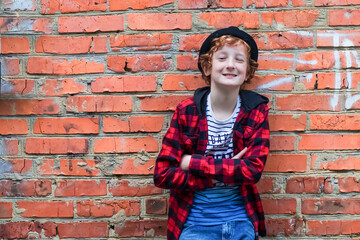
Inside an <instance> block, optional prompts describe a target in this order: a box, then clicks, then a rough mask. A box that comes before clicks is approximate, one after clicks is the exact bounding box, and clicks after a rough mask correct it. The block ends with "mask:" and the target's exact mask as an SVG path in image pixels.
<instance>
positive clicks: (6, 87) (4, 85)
mask: <svg viewBox="0 0 360 240" xmlns="http://www.w3.org/2000/svg"><path fill="white" fill-rule="evenodd" d="M13 90H14V86H13V85H12V84H11V83H10V82H8V81H1V94H4V93H11V92H12V91H13Z"/></svg>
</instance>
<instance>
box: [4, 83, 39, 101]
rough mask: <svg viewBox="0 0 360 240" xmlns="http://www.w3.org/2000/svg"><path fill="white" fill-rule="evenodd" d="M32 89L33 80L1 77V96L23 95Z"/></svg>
mask: <svg viewBox="0 0 360 240" xmlns="http://www.w3.org/2000/svg"><path fill="white" fill-rule="evenodd" d="M33 90H34V80H29V79H8V80H5V79H2V80H1V96H8V97H11V96H18V95H21V96H24V95H28V94H31V93H32V92H33Z"/></svg>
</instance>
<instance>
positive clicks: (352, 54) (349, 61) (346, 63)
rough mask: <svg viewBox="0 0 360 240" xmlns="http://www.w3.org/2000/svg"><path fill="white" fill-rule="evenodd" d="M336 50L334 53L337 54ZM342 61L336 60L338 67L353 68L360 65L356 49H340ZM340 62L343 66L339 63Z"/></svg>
mask: <svg viewBox="0 0 360 240" xmlns="http://www.w3.org/2000/svg"><path fill="white" fill-rule="evenodd" d="M336 53H337V52H335V53H334V54H336ZM338 53H339V55H340V61H339V60H338V59H337V60H336V67H338V68H340V67H341V68H342V69H351V68H358V67H359V66H360V63H359V57H358V53H357V52H356V51H354V50H350V51H339V52H338ZM339 62H340V65H341V66H338V65H337V64H338V63H339Z"/></svg>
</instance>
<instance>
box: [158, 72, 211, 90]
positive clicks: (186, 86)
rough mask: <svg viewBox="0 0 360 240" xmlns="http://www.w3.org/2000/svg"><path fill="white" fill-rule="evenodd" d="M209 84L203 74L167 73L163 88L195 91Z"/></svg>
mask: <svg viewBox="0 0 360 240" xmlns="http://www.w3.org/2000/svg"><path fill="white" fill-rule="evenodd" d="M205 86H207V84H206V83H205V81H204V79H202V77H201V75H192V74H167V75H165V77H164V81H163V84H162V89H163V90H164V91H194V90H196V89H198V88H200V87H205Z"/></svg>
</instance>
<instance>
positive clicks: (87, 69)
mask: <svg viewBox="0 0 360 240" xmlns="http://www.w3.org/2000/svg"><path fill="white" fill-rule="evenodd" d="M104 70H105V68H104V65H103V64H102V63H97V62H94V61H88V60H86V59H84V58H82V59H80V60H79V59H70V60H68V59H65V58H59V57H29V59H28V64H27V70H26V71H27V73H29V74H47V75H73V74H88V73H103V72H104Z"/></svg>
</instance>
